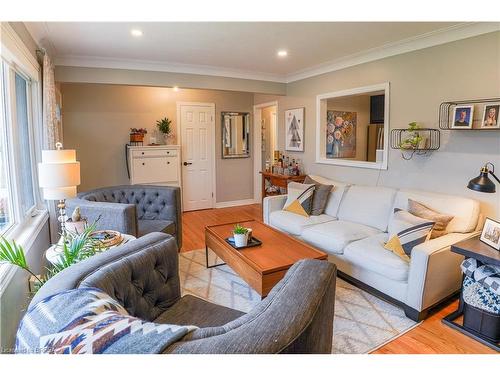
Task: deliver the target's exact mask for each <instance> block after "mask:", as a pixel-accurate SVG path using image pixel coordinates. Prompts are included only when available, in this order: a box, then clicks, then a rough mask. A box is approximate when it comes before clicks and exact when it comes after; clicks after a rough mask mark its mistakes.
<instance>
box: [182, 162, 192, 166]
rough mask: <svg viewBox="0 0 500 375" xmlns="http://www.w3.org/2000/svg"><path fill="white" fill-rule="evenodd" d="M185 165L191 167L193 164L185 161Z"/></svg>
mask: <svg viewBox="0 0 500 375" xmlns="http://www.w3.org/2000/svg"><path fill="white" fill-rule="evenodd" d="M183 164H184V165H191V164H193V163H188V162H187V161H185V162H184V163H183Z"/></svg>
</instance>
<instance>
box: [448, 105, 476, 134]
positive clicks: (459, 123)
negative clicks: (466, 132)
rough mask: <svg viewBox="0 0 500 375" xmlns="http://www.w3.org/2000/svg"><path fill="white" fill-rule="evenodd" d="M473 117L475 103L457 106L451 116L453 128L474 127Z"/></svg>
mask: <svg viewBox="0 0 500 375" xmlns="http://www.w3.org/2000/svg"><path fill="white" fill-rule="evenodd" d="M473 118H474V106H473V105H461V106H456V107H455V108H454V109H453V117H452V118H451V129H472V123H473Z"/></svg>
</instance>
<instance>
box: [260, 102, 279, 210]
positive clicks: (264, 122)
mask: <svg viewBox="0 0 500 375" xmlns="http://www.w3.org/2000/svg"><path fill="white" fill-rule="evenodd" d="M254 139H255V141H254V200H255V201H256V202H260V201H261V199H262V197H261V195H262V194H261V190H262V189H261V184H262V182H261V181H262V176H261V175H260V172H261V171H265V170H266V169H268V168H270V166H271V165H272V164H273V160H274V154H275V151H277V150H278V103H277V102H270V103H264V104H258V105H255V106H254Z"/></svg>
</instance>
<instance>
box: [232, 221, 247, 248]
mask: <svg viewBox="0 0 500 375" xmlns="http://www.w3.org/2000/svg"><path fill="white" fill-rule="evenodd" d="M233 238H234V246H236V247H243V246H246V245H247V244H248V229H247V228H245V227H243V226H241V225H240V224H236V225H235V226H234V229H233Z"/></svg>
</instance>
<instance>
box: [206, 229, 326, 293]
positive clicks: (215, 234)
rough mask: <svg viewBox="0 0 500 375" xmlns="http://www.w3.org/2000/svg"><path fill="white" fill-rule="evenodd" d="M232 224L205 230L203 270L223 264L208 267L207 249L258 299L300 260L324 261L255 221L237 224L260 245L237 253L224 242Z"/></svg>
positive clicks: (312, 250)
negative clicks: (249, 232)
mask: <svg viewBox="0 0 500 375" xmlns="http://www.w3.org/2000/svg"><path fill="white" fill-rule="evenodd" d="M235 224H236V223H228V224H221V225H211V226H207V227H205V251H206V263H207V268H210V267H216V266H220V265H222V264H224V263H222V264H216V265H212V266H209V265H208V249H211V250H212V251H213V252H214V253H215V254H217V256H218V257H219V258H221V259H222V260H223V261H224V262H226V264H227V265H229V266H230V267H231V268H232V269H233V270H234V271H235V272H236V273H237V274H238V275H239V276H240V277H241V278H242V279H243V280H245V281H246V282H247V283H248V284H249V285H250V286H251V287H252V288H253V289H255V291H256V292H257V293H259V294H260V295H261V296H262V297H265V296H267V294H268V293H269V292H270V291H271V289H272V288H273V287H274V286H275V285H276V284H277V283H278V281H280V280H281V279H282V278H283V276H285V273H286V271H287V270H288V269H289V268H290V267H291V266H292V265H293V264H294V263H295V262H297V261H299V260H300V259H306V258H309V259H327V255H326V254H325V253H323V252H322V251H319V250H317V249H315V248H314V247H311V246H309V245H307V244H305V243H303V242H301V241H299V240H297V239H295V238H293V237H291V236H289V235H287V234H285V233H282V232H280V231H278V230H276V229H273V228H271V227H270V226H268V225H266V224H264V223H261V222H259V221H255V220H251V221H244V222H239V224H241V225H242V226H244V227H247V228H252V232H253V236H254V237H256V238H257V239H259V240H261V241H262V245H260V246H256V247H249V248H246V249H241V250H237V249H235V248H234V247H232V246H231V245H229V244H228V243H227V242H226V238H228V237H231V236H232V230H233V228H234V225H235Z"/></svg>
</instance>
